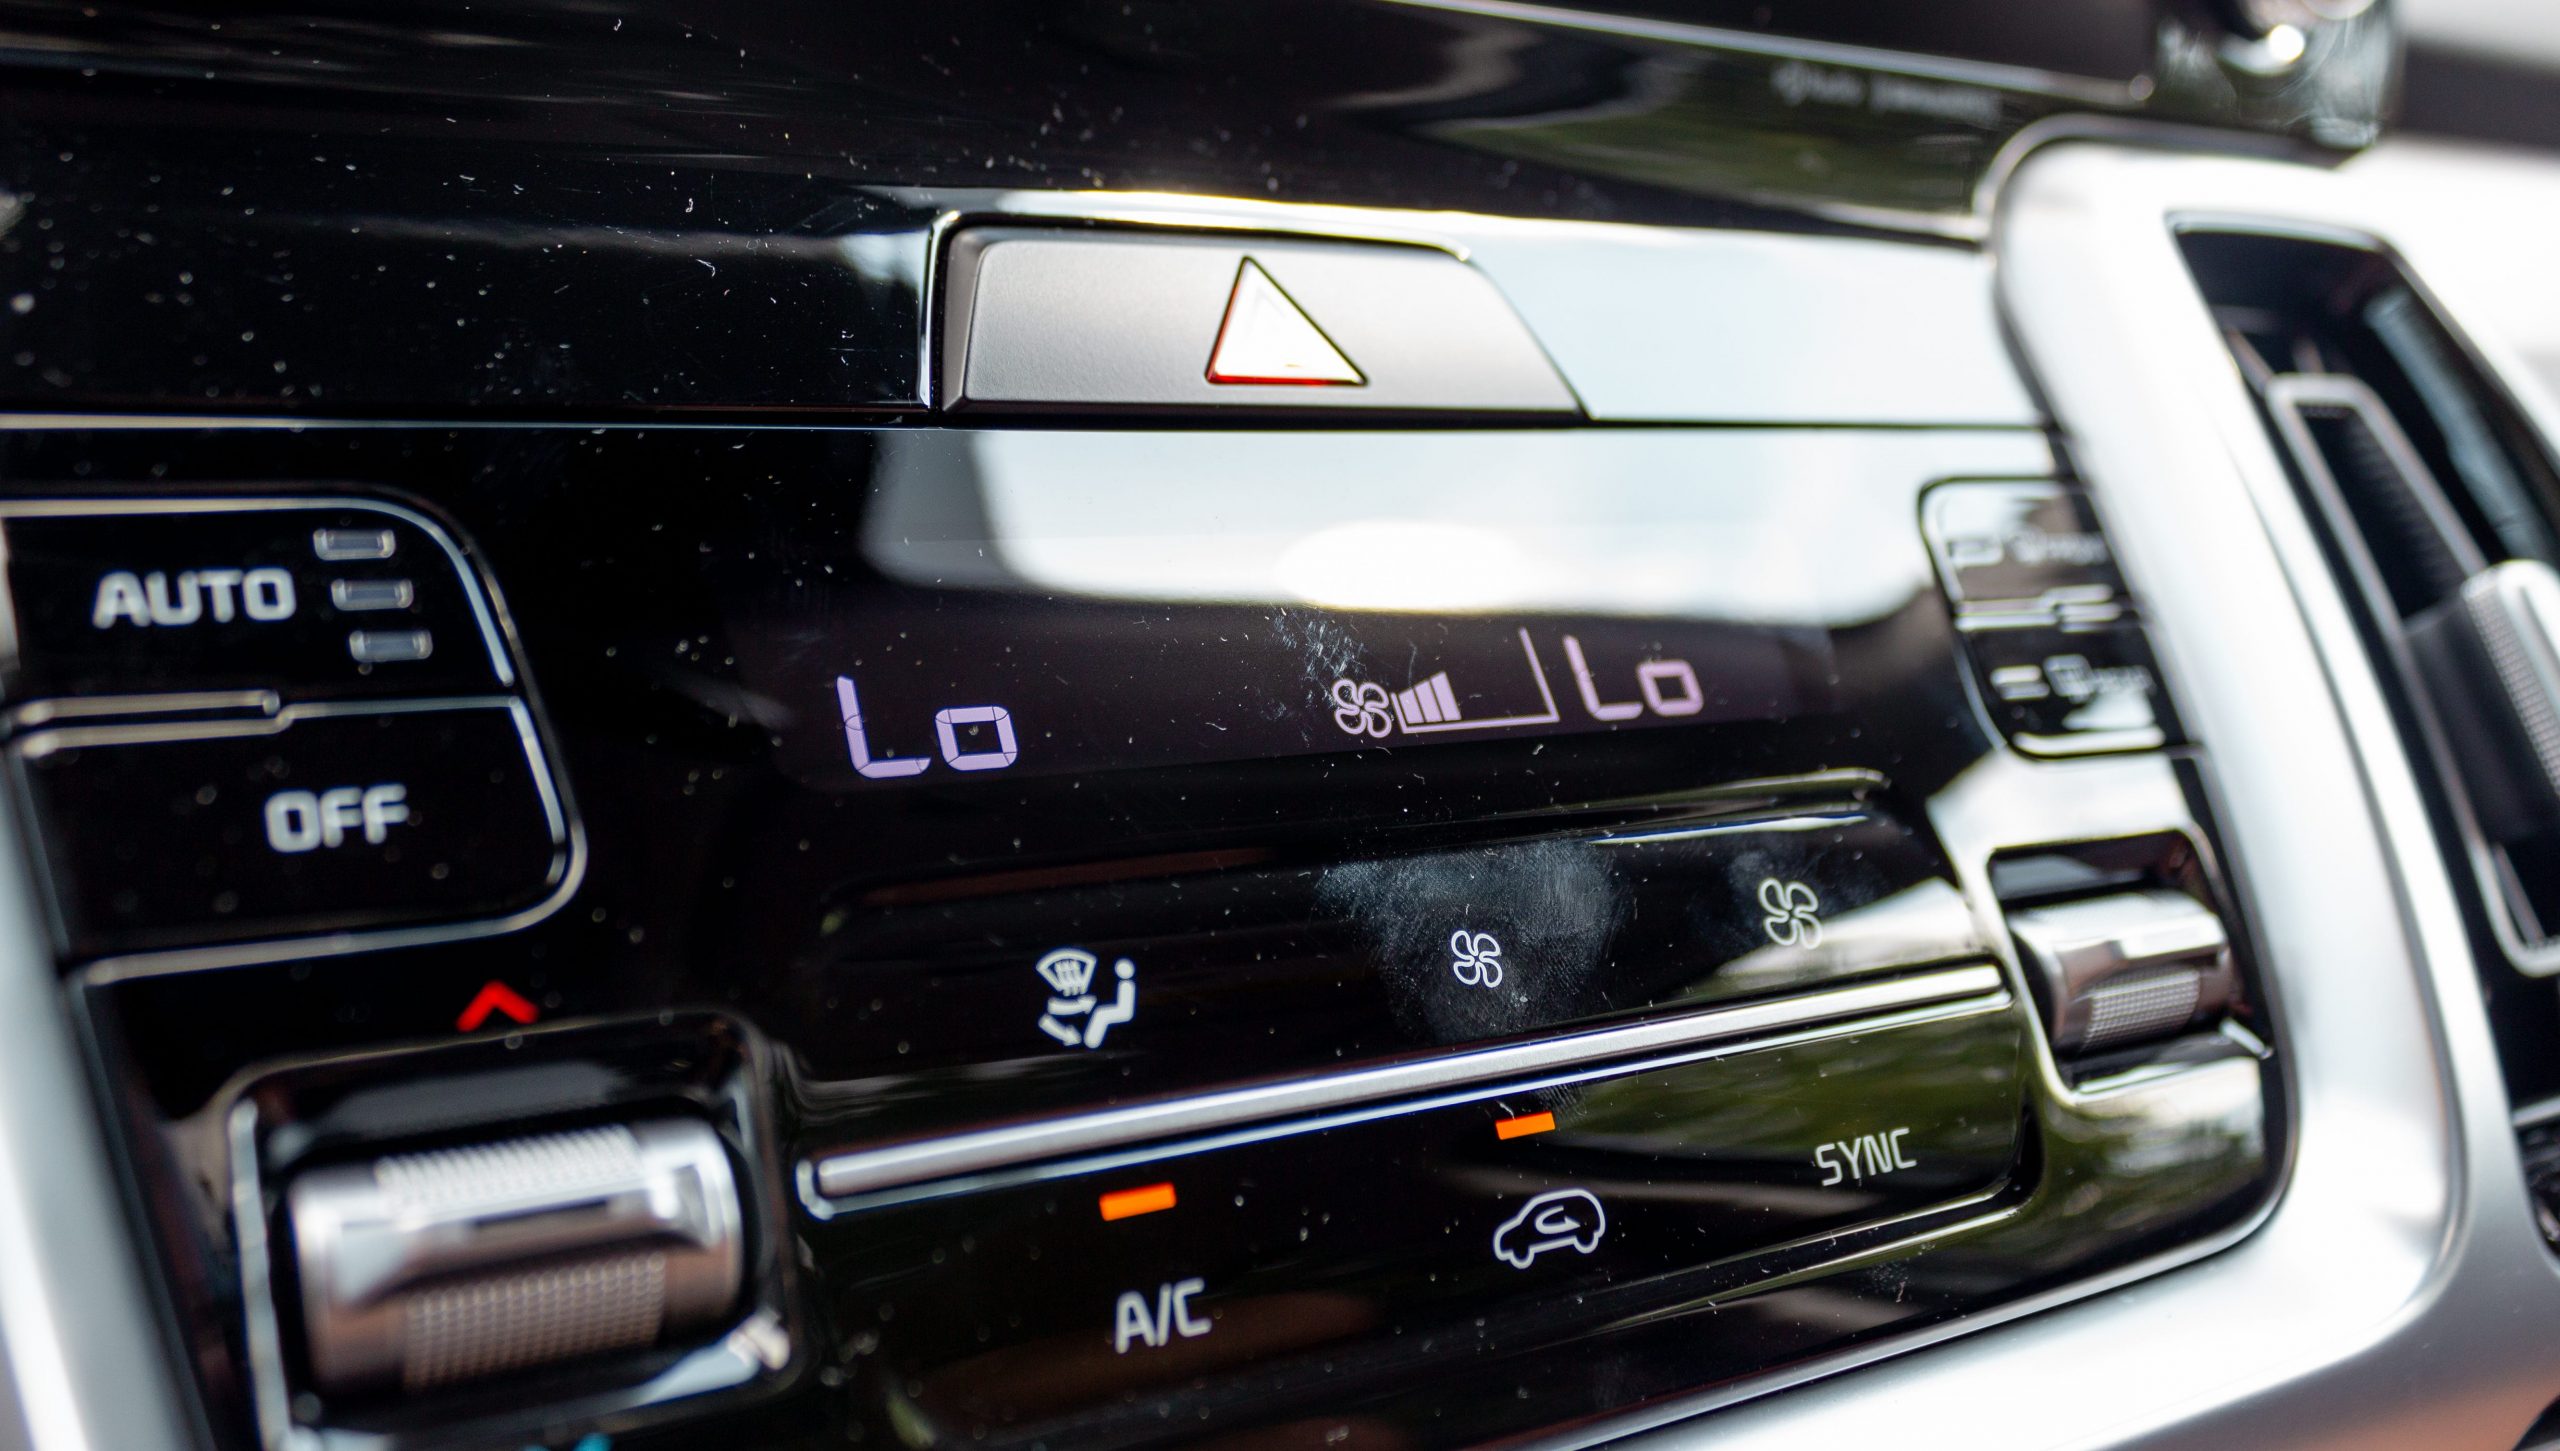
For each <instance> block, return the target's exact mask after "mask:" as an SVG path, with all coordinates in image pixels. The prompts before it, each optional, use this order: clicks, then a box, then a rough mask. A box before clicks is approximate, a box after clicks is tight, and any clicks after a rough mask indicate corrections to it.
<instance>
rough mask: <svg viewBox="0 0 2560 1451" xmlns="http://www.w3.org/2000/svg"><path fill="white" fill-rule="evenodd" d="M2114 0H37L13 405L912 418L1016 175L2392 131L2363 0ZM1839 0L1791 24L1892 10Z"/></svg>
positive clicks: (1606, 167) (1626, 209) (1842, 187)
mask: <svg viewBox="0 0 2560 1451" xmlns="http://www.w3.org/2000/svg"><path fill="white" fill-rule="evenodd" d="M2016 8H2017V7H2001V10H2000V13H2001V15H2002V20H2003V24H2002V25H2001V26H2000V27H1998V28H1997V29H1994V28H1991V27H1987V26H1985V25H1984V24H1983V23H1982V19H1981V15H1982V12H1981V9H1980V8H1978V7H1971V6H1968V7H1966V8H1965V9H1964V10H1962V11H1959V12H1956V13H1953V14H1945V13H1944V12H1943V11H1942V10H1940V9H1937V8H1932V9H1931V10H1930V11H1929V12H1928V17H1927V19H1926V20H1922V19H1919V18H1917V17H1916V15H1915V18H1914V19H1913V20H1912V21H1910V22H1908V25H1909V26H1910V29H1911V31H1922V32H1934V33H1935V34H1934V36H1923V35H1920V34H1912V35H1911V40H1912V43H1913V45H1914V47H1915V49H1919V50H1923V51H1927V52H1930V53H1932V54H1933V55H1949V54H1953V55H1967V54H1976V53H1981V52H1983V51H1984V50H1985V49H1986V47H1992V48H1994V49H1995V50H1996V49H1997V48H1999V47H2002V46H2005V43H2006V40H2007V39H2008V38H2010V34H2011V26H2010V25H2009V24H2008V23H2007V22H2008V19H2009V15H2010V12H2012V11H2014V10H2015V9H2016ZM2028 8H2029V9H2033V8H2034V7H2028ZM2129 8H2130V9H2133V10H2136V11H2138V12H2140V13H2139V14H2138V15H2137V16H2135V17H2134V18H2136V19H2146V18H2147V21H2148V25H2147V28H2146V33H2147V34H2148V36H2149V37H2150V39H2151V47H2150V51H2149V54H2148V55H2147V56H2145V57H2142V58H2141V59H2140V60H2139V61H2138V62H2137V64H2136V70H2135V71H2134V72H2124V73H2123V74H2120V75H2116V76H2115V78H2113V79H2108V80H2104V81H2100V82H2095V83H2093V82H2090V81H2088V80H2085V79H2083V80H2075V79H2073V78H2071V77H2069V76H2063V75H2054V74H2050V73H2040V72H2016V71H2013V72H2003V73H1991V74H1983V73H1978V72H1974V71H1970V70H1963V69H1959V70H1957V71H1955V72H1954V73H1949V72H1948V71H1947V69H1946V68H1945V67H1944V66H1942V65H1938V64H1934V63H1932V62H1930V61H1928V60H1925V59H1921V60H1915V61H1914V62H1912V63H1910V64H1900V63H1896V62H1895V61H1893V60H1892V59H1890V58H1888V57H1882V56H1876V57H1867V56H1859V55H1856V54H1855V53H1852V54H1850V55H1848V56H1843V55H1841V54H1840V53H1838V52H1835V51H1831V50H1828V49H1823V48H1821V47H1819V46H1815V47H1804V46H1799V45H1794V44H1791V43H1790V42H1789V40H1788V35H1787V32H1788V31H1789V29H1790V26H1789V24H1788V23H1787V21H1786V20H1785V19H1784V18H1780V19H1779V20H1778V21H1777V23H1776V24H1775V25H1773V26H1771V27H1769V29H1770V30H1771V31H1773V32H1775V33H1774V34H1768V35H1763V34H1744V35H1742V36H1740V37H1739V39H1740V41H1741V42H1742V43H1741V44H1734V43H1732V42H1733V41H1734V40H1735V37H1734V36H1733V35H1732V34H1731V33H1730V32H1719V31H1717V30H1715V29H1713V28H1712V26H1710V27H1709V28H1704V29H1696V28H1687V27H1683V26H1681V25H1678V24H1676V23H1674V24H1669V25H1665V24H1660V23H1645V22H1628V21H1623V20H1620V19H1616V18H1613V17H1609V16H1605V15H1598V14H1575V13H1573V12H1570V11H1561V10H1557V11H1545V10H1536V9H1533V8H1531V7H1525V6H1499V5H1485V6H1481V7H1478V6H1470V5H1464V4H1452V5H1447V6H1426V5H1416V4H1400V3H1390V0H1316V3H1309V0H1255V3H1250V4H1227V5H1221V6H1218V7H1215V8H1214V9H1203V8H1199V7H1190V6H1179V5H1168V4H1161V3H1151V4H1142V5H1136V6H1129V5H1122V4H1111V3H1100V0H1073V3H1056V0H1003V3H990V4H980V5H972V6H969V7H966V8H964V9H961V10H957V11H952V10H948V9H945V8H940V7H935V8H927V9H919V10H914V11H899V10H896V9H891V10H886V11H883V10H879V9H876V8H875V9H870V10H865V11H862V12H860V13H859V14H856V13H854V12H849V11H845V10H843V9H841V8H837V7H831V6H826V5H822V4H817V3H814V0H790V3H776V4H766V5H755V6H744V7H738V6H730V7H710V8H706V7H702V6H699V5H692V4H686V3H681V0H652V3H646V4H640V5H635V6H626V7H623V8H621V9H619V10H616V11H614V12H612V13H610V14H608V13H605V12H602V11H595V10H591V9H589V8H586V7H584V6H582V5H579V4H576V3H567V0H545V3H537V4H526V5H517V6H510V7H507V8H505V9H504V10H502V11H493V10H490V9H487V8H485V7H473V6H469V5H464V4H459V3H451V0H407V3H401V4H393V5H380V6H364V7H353V8H350V7H347V6H343V5H337V4H331V3H325V0H315V3H305V4H301V5H298V6H292V7H277V8H270V9H262V10H260V11H258V12H256V13H254V14H242V13H223V14H220V15H216V14H212V13H209V12H198V11H193V10H189V9H186V8H183V7H172V6H168V5H162V4H153V3H115V4H98V5H88V6H80V7H72V8H67V9H66V8H63V7H59V6H54V5H49V4H43V3H34V0H25V3H17V4H12V5H9V6H7V7H5V9H0V29H5V31H6V34H7V36H8V42H7V45H6V47H5V49H0V60H5V61H7V62H9V63H10V68H9V71H8V76H9V84H8V85H7V86H6V87H5V88H0V300H5V301H6V303H7V305H6V307H5V308H0V400H5V401H7V402H8V403H11V404H14V405H18V406H39V407H78V408H103V409H149V410H161V411H166V410H201V411H211V412H239V411H255V412H291V413H302V414H316V415H329V414H335V415H340V416H362V415H368V414H369V415H374V416H385V415H388V416H404V417H421V416H425V417H442V416H451V415H452V414H454V413H455V412H456V411H458V410H467V411H469V412H472V413H474V414H478V415H484V416H485V415H497V416H515V417H562V416H574V417H595V416H631V415H635V414H648V413H661V412H687V413H691V412H702V411H713V412H722V413H727V414H730V415H733V416H735V415H740V414H745V413H749V412H771V411H774V410H788V411H791V412H794V413H797V414H800V415H803V416H819V415H825V414H831V413H841V412H844V411H848V410H851V411H859V412H863V413H870V414H879V413H902V412H914V411H918V410H921V409H922V408H923V407H925V405H926V402H927V396H928V395H927V391H926V389H925V386H924V368H925V347H924V344H925V340H926V338H925V334H926V328H925V323H924V316H925V310H926V307H927V305H928V298H927V290H928V289H927V279H928V276H929V269H930V266H931V263H930V261H929V253H930V251H931V244H932V243H931V234H930V229H931V227H932V224H933V222H934V221H935V219H936V218H937V217H938V216H940V215H942V214H944V213H946V212H952V213H972V214H984V213H985V212H987V211H988V210H990V209H991V208H993V207H994V206H995V205H996V204H998V203H1000V201H1001V198H1002V195H1003V194H1004V193H1006V192H1019V191H1023V190H1041V191H1101V190H1109V191H1115V192H1147V191H1164V192H1183V193H1193V194H1203V195H1210V196H1229V197H1250V198H1257V199H1265V200H1280V201H1292V202H1312V203H1348V204H1356V205H1367V206H1386V207H1398V208H1405V209H1410V210H1418V211H1457V212H1466V213H1479V214H1489V215H1495V216H1505V217H1522V216H1525V217H1543V218H1558V219H1562V218H1578V219H1585V220H1599V221H1619V222H1650V223H1676V224H1688V225H1740V226H1746V227H1750V228H1753V229H1757V230H1763V231H1781V232H1787V231H1807V230H1815V231H1831V232H1854V231H1861V230H1867V229H1882V230H1887V231H1916V232H1920V233H1924V234H1928V235H1934V236H1941V237H1944V236H1953V237H1960V238H1973V237H1978V236H1979V235H1981V232H1982V230H1983V227H1984V220H1983V218H1982V216H1981V214H1980V211H1979V195H1980V189H1981V185H1982V183H1983V181H1984V179H1985V177H1986V176H1988V175H1989V174H1991V172H1992V171H1993V169H1994V168H1995V167H1996V165H1997V162H1998V158H1999V157H2000V156H2001V155H2002V153H2003V151H2004V149H2005V148H2007V147H2008V146H2009V145H2010V143H2011V142H2012V141H2013V140H2014V139H2015V138H2016V137H2017V136H2019V135H2020V134H2021V133H2022V132H2023V131H2025V130H2026V129H2027V128H2029V127H2031V126H2034V125H2036V124H2038V123H2040V122H2047V121H2051V120H2053V119H2055V118H2058V117H2067V116H2083V115H2092V114H2094V115H2098V116H2103V117H2156V118H2160V119H2164V120H2174V121H2184V122H2190V123H2196V122H2200V123H2205V124H2209V125H2223V126H2231V127H2241V128H2250V129H2264V130H2269V131H2275V132H2279V133H2282V134H2286V135H2291V136H2301V137H2307V138H2309V139H2311V140H2313V141H2314V142H2316V143H2319V144H2324V145H2331V146H2355V145H2361V144H2364V142H2366V141H2367V140H2369V139H2370V138H2371V136H2372V134H2373V132H2374V129H2375V125H2376V122H2377V119H2378V117H2379V116H2380V114H2381V111H2382V107H2383V104H2384V101H2385V99H2386V95H2387V87H2388V84H2389V80H2390V71H2391V55H2390V32H2389V28H2388V23H2387V20H2386V19H2385V18H2384V16H2383V15H2382V14H2381V13H2380V11H2379V9H2377V11H2376V12H2375V13H2373V14H2369V15H2367V16H2365V17H2362V18H2360V19H2358V20H2355V21H2353V22H2350V23H2347V24H2343V25H2335V26H2328V27H2324V28H2322V29H2321V30H2319V31H2318V32H2317V33H2316V34H2314V36H2313V37H2312V42H2311V46H2310V53H2309V54H2308V55H2306V56H2305V57H2304V59H2303V62H2302V64H2300V65H2297V66H2295V67H2292V68H2290V69H2287V70H2284V71H2282V72H2281V73H2276V74H2269V75H2255V74H2251V73H2250V72H2248V71H2246V70H2245V69H2241V68H2237V67H2234V66H2232V65H2230V64H2228V63H2226V61H2225V60H2224V58H2223V56H2222V53H2221V51H2220V48H2219V46H2218V44H2217V41H2218V39H2219V36H2218V34H2217V33H2216V32H2215V31H2214V30H2213V28H2212V27H2211V26H2209V25H2206V24H2202V23H2200V21H2199V19H2198V17H2197V15H2196V14H2195V13H2194V12H2193V11H2192V10H2191V9H2190V8H2189V7H2187V6H2185V5H2181V4H2175V3H2169V0H2161V3H2157V4H2147V5H2140V6H2134V7H2128V6H2127V5H2126V4H2124V3H2123V0H2108V3H2107V4H2105V5H2103V6H2100V7H2097V15H2098V19H2099V21H2100V23H2101V24H2102V25H2103V26H2104V27H2105V28H2106V29H2108V30H2109V31H2110V32H2112V31H2113V30H2115V29H2116V28H2118V27H2120V26H2122V25H2123V24H2124V23H2125V21H2126V11H2127V10H2128V9H2129ZM1723 9H1724V7H1721V6H1719V7H1717V13H1721V12H1722V10H1723ZM1826 9H1829V10H1830V17H1829V18H1828V19H1822V20H1820V21H1819V23H1815V24H1812V25H1808V26H1805V27H1802V31H1809V32H1810V33H1812V34H1813V35H1815V36H1816V37H1819V36H1821V35H1824V34H1827V33H1832V32H1833V31H1834V30H1836V29H1837V25H1838V23H1846V24H1847V25H1848V26H1849V27H1850V29H1851V30H1853V31H1855V32H1858V33H1872V32H1873V30H1874V27H1875V25H1876V23H1877V22H1875V21H1874V19H1873V18H1872V17H1866V16H1863V14H1856V15H1853V14H1850V13H1849V12H1848V11H1846V10H1842V9H1838V8H1833V7H1826ZM2082 9H2083V7H2078V6H2075V7H2071V8H2070V12H2069V13H2070V15H2071V16H2072V17H2073V21H2072V22H2068V23H2066V22H2062V21H2059V20H2057V21H2056V22H2055V23H2054V24H2053V25H2052V26H2050V27H2049V29H2047V31H2046V33H2048V34H2057V33H2058V34H2059V35H2060V36H2061V37H2062V38H2063V39H2064V40H2066V41H2069V40H2071V39H2072V38H2073V37H2081V36H2085V35H2086V33H2087V32H2086V28H2085V27H2083V26H2081V25H2080V24H2078V23H2077V18H2078V17H2079V15H2080V14H2081V11H2082ZM1710 19H1713V16H1710ZM1888 24H1891V25H1892V27H1893V29H1894V30H1896V31H1898V32H1902V31H1903V26H1902V23H1897V22H1888ZM1800 33H1801V32H1800ZM1903 33H1909V32H1903ZM1924 41H1925V43H1924ZM2075 48H2076V47H2075ZM2101 48H2103V49H2109V50H2112V48H2113V47H2112V46H2104V47H2101ZM1319 58H1320V59H1321V63H1320V64H1318V63H1314V62H1315V61H1317V60H1318V59H1319ZM2059 59H2060V60H2061V62H2062V65H2061V66H2060V69H2063V70H2073V69H2079V68H2080V67H2078V66H2077V65H2076V64H2074V63H2073V62H2074V60H2075V58H2074V57H2072V56H2068V55H2065V56H2062V57H2059ZM2097 68H2098V69H2100V70H2104V71H2109V72H2123V66H2122V65H2121V64H2117V63H2111V64H2109V65H2105V66H2100V67H2097Z"/></svg>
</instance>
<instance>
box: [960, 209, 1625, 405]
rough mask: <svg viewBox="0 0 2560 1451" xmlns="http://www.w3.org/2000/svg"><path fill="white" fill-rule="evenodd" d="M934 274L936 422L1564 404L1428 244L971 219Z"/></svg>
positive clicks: (1527, 349) (1503, 309)
mask: <svg viewBox="0 0 2560 1451" xmlns="http://www.w3.org/2000/svg"><path fill="white" fill-rule="evenodd" d="M948 276H949V278H950V283H949V287H948V290H947V292H946V294H945V297H946V301H945V312H944V316H943V324H944V325H943V331H942V338H941V354H940V359H939V392H940V401H941V404H942V406H943V407H945V408H947V409H952V410H954V411H981V412H997V411H1008V412H1024V413H1039V412H1051V413H1056V412H1084V413H1091V412H1127V413H1132V414H1141V413H1173V412H1183V411H1188V410H1195V409H1197V410H1217V411H1220V412H1229V413H1232V412H1237V411H1268V412H1276V411H1282V410H1286V411H1291V412H1302V411H1305V410H1309V409H1315V410H1335V411H1355V410H1356V411H1359V412H1364V413H1366V412H1376V411H1389V412H1404V413H1420V414H1435V413H1437V414H1447V413H1463V414H1493V415H1507V416H1515V417H1527V416H1555V415H1567V416H1570V415H1575V414H1578V413H1579V412H1580V411H1581V410H1580V407H1579V405H1578V404H1577V403H1576V401H1575V399H1574V395H1573V392H1572V390H1571V389H1570V388H1568V387H1567V386H1566V385H1565V382H1564V379H1563V378H1562V377H1561V376H1559V375H1558V374H1557V372H1556V370H1555V366H1554V364H1552V363H1550V362H1549V361H1548V360H1547V355H1546V353H1545V351H1544V350H1543V349H1541V348H1540V347H1539V345H1538V342H1537V339H1536V338H1534V337H1532V336H1531V335H1530V333H1529V329H1528V328H1527V326H1526V325H1524V324H1523V323H1522V322H1521V320H1520V318H1519V316H1518V314H1516V313H1514V312H1513V311H1512V309H1511V305H1510V304H1509V303H1508V302H1506V301H1505V300H1504V299H1503V296H1502V294H1501V293H1500V292H1499V291H1497V290H1495V288H1494V286H1493V283H1492V282H1491V281H1490V280H1489V279H1487V278H1486V277H1485V275H1484V274H1483V273H1481V272H1479V271H1477V270H1476V269H1475V268H1474V267H1471V266H1469V265H1468V264H1467V263H1466V262H1464V261H1462V260H1461V259H1459V258H1457V257H1455V256H1452V255H1450V254H1449V253H1446V252H1442V251H1438V250H1435V249H1433V248H1428V247H1418V246H1401V245H1394V244H1387V243H1371V242H1330V241H1307V240H1300V239H1278V238H1274V239H1269V240H1253V239H1247V238H1238V237H1233V236H1218V235H1206V234H1196V233H1185V232H1173V231H1158V230H1143V229H1134V228H1133V229H1125V230H1080V231H1073V232H1068V231H1058V230H1045V229H1040V228H1029V227H985V228H975V229H971V230H969V231H966V232H963V233H961V234H960V235H959V236H958V237H957V238H956V239H955V240H954V242H953V244H952V250H951V254H950V267H949V271H948Z"/></svg>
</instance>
